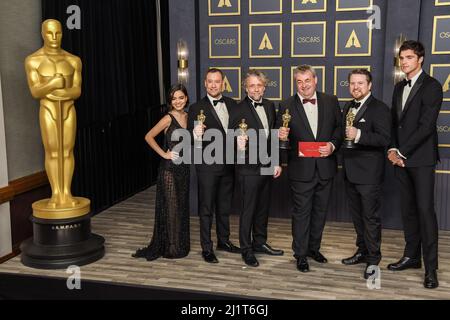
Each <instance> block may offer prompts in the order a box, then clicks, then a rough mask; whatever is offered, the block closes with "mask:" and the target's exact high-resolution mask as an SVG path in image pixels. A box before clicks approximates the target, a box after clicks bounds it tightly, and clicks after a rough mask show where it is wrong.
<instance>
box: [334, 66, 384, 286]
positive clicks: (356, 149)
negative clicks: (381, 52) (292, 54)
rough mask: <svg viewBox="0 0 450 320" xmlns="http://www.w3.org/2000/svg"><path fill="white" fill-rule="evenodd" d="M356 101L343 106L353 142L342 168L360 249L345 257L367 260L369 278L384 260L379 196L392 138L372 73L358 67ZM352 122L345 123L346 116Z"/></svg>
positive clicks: (353, 82)
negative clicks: (372, 90)
mask: <svg viewBox="0 0 450 320" xmlns="http://www.w3.org/2000/svg"><path fill="white" fill-rule="evenodd" d="M348 81H349V89H350V94H351V95H352V97H353V99H354V100H353V101H350V102H348V103H347V104H346V105H345V107H344V113H343V125H344V127H346V129H345V137H346V139H348V140H349V141H354V145H353V146H350V147H349V148H346V147H345V146H346V144H344V145H343V146H342V147H341V149H342V150H343V153H342V155H343V168H344V174H345V187H346V191H347V196H348V207H349V211H350V213H351V215H352V220H353V225H354V226H355V230H356V234H357V237H356V246H357V247H358V250H357V252H356V253H355V254H354V255H353V256H352V257H350V258H346V259H343V260H342V263H343V264H345V265H353V264H358V263H362V262H365V263H366V269H365V271H364V278H365V279H368V278H369V276H370V275H371V274H372V272H371V271H372V270H375V268H377V267H375V266H378V264H379V263H380V260H381V250H380V248H381V216H380V211H379V209H380V198H381V191H382V190H381V186H382V182H383V179H384V167H385V161H386V158H385V152H386V148H387V146H388V145H389V143H390V139H391V113H390V110H389V107H388V106H387V105H386V104H384V103H383V102H382V101H380V100H378V99H376V98H375V97H374V96H373V95H372V93H371V89H372V74H371V73H370V71H368V70H366V69H355V70H353V71H352V72H351V73H350V75H349V79H348ZM347 116H349V118H353V117H354V120H353V125H352V126H346V118H347Z"/></svg>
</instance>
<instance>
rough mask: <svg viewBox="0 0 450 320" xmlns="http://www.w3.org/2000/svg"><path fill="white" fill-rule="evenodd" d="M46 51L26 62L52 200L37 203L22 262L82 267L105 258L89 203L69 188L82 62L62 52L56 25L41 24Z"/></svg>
mask: <svg viewBox="0 0 450 320" xmlns="http://www.w3.org/2000/svg"><path fill="white" fill-rule="evenodd" d="M42 38H43V39H44V46H43V47H42V48H41V49H39V50H38V51H36V52H35V53H33V54H31V55H30V56H28V57H27V58H26V60H25V70H26V74H27V80H28V86H29V88H30V91H31V94H32V96H33V97H34V98H36V99H39V100H40V109H39V123H40V127H41V135H42V142H43V144H44V149H45V171H46V172H47V176H48V180H49V181H50V186H51V189H52V196H51V198H50V199H43V200H40V201H37V202H35V203H33V216H32V217H31V221H32V223H33V238H32V239H28V240H27V241H25V242H23V243H22V245H21V251H22V263H23V264H24V265H26V266H30V267H34V268H42V269H58V268H66V267H68V266H70V265H78V266H80V265H84V264H88V263H91V262H93V261H96V260H98V259H100V258H101V257H103V255H104V246H103V244H104V241H105V240H104V238H103V237H101V236H98V235H96V234H92V233H91V220H90V214H89V212H90V201H89V199H86V198H81V197H74V196H73V195H72V193H71V183H72V176H73V171H74V168H75V160H74V155H73V148H74V145H75V136H76V113H75V105H74V100H75V99H77V98H78V97H79V96H80V95H81V60H80V58H78V57H77V56H74V55H72V54H70V53H68V52H66V51H64V50H63V49H61V39H62V27H61V24H60V23H59V21H57V20H51V19H50V20H46V21H44V22H43V23H42Z"/></svg>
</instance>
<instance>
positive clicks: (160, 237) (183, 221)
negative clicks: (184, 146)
mask: <svg viewBox="0 0 450 320" xmlns="http://www.w3.org/2000/svg"><path fill="white" fill-rule="evenodd" d="M169 116H170V117H171V118H172V122H171V124H170V126H169V128H168V129H167V131H166V133H165V136H164V150H172V148H173V147H174V146H175V145H176V144H177V143H178V142H177V141H175V142H172V141H170V137H171V135H172V133H173V131H174V130H176V129H180V128H182V127H181V126H180V124H179V123H178V121H177V120H176V119H175V118H174V116H173V115H171V114H170V113H169ZM180 156H182V154H180ZM189 249H190V235H189V165H188V164H183V163H181V164H174V163H173V162H172V160H167V159H161V163H160V166H159V172H158V179H157V184H156V205H155V225H154V228H153V237H152V240H151V241H150V244H149V245H148V246H147V247H145V248H142V249H138V250H137V251H136V253H135V254H133V257H135V258H146V259H147V260H149V261H150V260H155V259H157V258H159V257H164V258H169V259H175V258H182V257H185V256H187V255H188V253H189Z"/></svg>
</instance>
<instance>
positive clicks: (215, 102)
mask: <svg viewBox="0 0 450 320" xmlns="http://www.w3.org/2000/svg"><path fill="white" fill-rule="evenodd" d="M219 102H222V103H224V102H225V101H224V100H223V98H220V99H219V100H213V105H214V107H215V106H217V104H218V103H219Z"/></svg>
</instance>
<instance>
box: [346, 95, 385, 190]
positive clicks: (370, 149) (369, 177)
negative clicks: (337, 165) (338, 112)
mask: <svg viewBox="0 0 450 320" xmlns="http://www.w3.org/2000/svg"><path fill="white" fill-rule="evenodd" d="M351 106H352V102H348V103H347V104H346V105H345V107H344V112H343V117H342V127H343V128H345V126H346V123H345V119H346V116H347V114H348V112H349V111H350V107H351ZM391 122H392V121H391V112H390V110H389V107H388V106H387V105H386V104H385V103H384V102H382V101H380V100H378V99H376V98H375V97H374V96H373V95H371V96H370V97H369V98H368V99H367V100H366V102H365V103H364V104H363V105H362V106H361V107H360V109H359V111H358V113H357V114H356V117H355V120H354V123H353V126H354V127H355V128H357V129H359V130H361V138H360V140H359V141H358V143H357V144H356V148H355V149H344V148H342V155H343V168H344V173H345V177H346V178H347V179H348V181H350V182H351V183H355V184H381V183H382V182H383V178H384V168H385V161H386V148H387V147H388V146H389V143H390V140H391V126H392V123H391ZM343 131H344V132H343V133H344V135H343V139H344V137H345V130H343Z"/></svg>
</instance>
